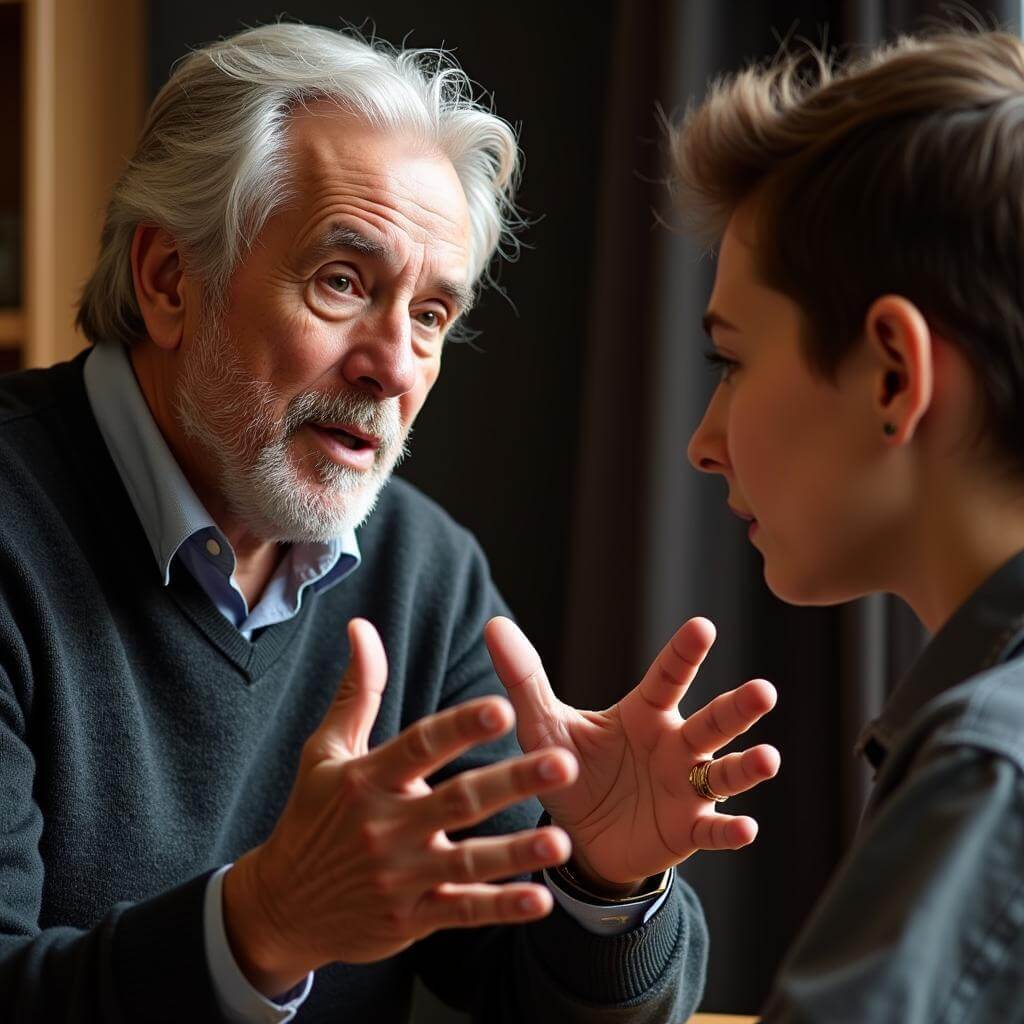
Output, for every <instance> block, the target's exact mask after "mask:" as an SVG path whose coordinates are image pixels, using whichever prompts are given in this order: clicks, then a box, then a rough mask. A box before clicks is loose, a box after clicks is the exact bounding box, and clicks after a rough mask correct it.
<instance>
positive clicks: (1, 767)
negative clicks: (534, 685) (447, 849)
mask: <svg viewBox="0 0 1024 1024" xmlns="http://www.w3.org/2000/svg"><path fill="white" fill-rule="evenodd" d="M83 362H84V354H83V355H80V356H79V357H77V358H76V359H75V360H74V361H72V362H70V363H63V364H59V365H57V366H55V367H51V368H49V369H47V370H33V371H25V372H22V373H18V374H11V375H8V376H6V377H0V510H2V511H0V786H2V788H0V1019H3V1020H6V1021H11V1022H20V1021H26V1022H28V1021H31V1022H33V1024H35V1022H38V1024H43V1022H46V1024H49V1022H52V1021H55V1020H62V1021H82V1022H84V1021H112V1022H117V1021H125V1022H128V1021H143V1020H145V1021H157V1022H161V1021H180V1020H203V1021H206V1020H209V1021H217V1020H220V1019H221V1018H220V1016H219V1011H218V1009H217V1004H216V1001H215V998H214V994H213V990H212V987H211V983H210V978H209V974H208V968H207V963H206V958H205V952H204V948H203V927H202V917H203V895H204V891H205V888H206V883H207V880H208V879H209V877H210V874H211V872H212V871H213V870H215V869H216V868H217V867H219V866H220V865H222V864H224V863H227V862H228V861H231V860H234V859H236V858H237V857H238V856H240V855H241V854H242V853H243V852H244V851H246V850H248V849H251V848H252V847H253V846H255V845H257V844H258V843H260V842H261V841H262V840H263V839H265V838H266V836H267V835H268V834H269V832H270V830H271V828H272V827H273V824H274V822H275V821H276V819H277V817H278V815H279V814H280V812H281V810H282V808H283V806H284V802H285V800H286V798H287V796H288V793H289V790H290V788H291V785H292V782H293V780H294V777H295V773H296V769H297V764H298V758H299V755H300V752H301V747H302V744H303V742H304V741H305V739H306V738H307V737H308V736H309V734H310V733H311V732H312V731H313V730H314V729H315V728H316V726H317V725H318V724H319V722H320V720H321V719H322V717H323V714H324V712H325V711H326V709H327V707H328V705H329V703H330V701H331V699H332V697H333V695H334V693H335V690H336V688H337V686H338V683H339V680H340V679H341V675H342V672H343V669H344V666H345V664H346V662H347V659H348V653H349V652H348V645H347V639H346V633H345V624H346V623H347V622H348V620H349V619H350V618H352V617H354V616H357V615H358V616H363V617H365V618H368V619H369V620H370V621H372V622H373V623H374V624H375V625H376V626H377V628H378V629H379V631H380V633H381V637H382V639H383V642H384V646H385V649H386V650H387V652H388V660H389V678H388V684H387V688H386V690H385V693H384V697H383V701H382V704H381V708H380V711H379V714H378V716H377V721H376V724H375V726H374V729H373V734H372V737H371V745H376V744H378V743H380V742H383V741H385V740H387V739H389V738H390V737H392V736H395V735H396V734H397V733H398V732H400V731H401V730H402V729H404V728H405V727H406V726H408V725H410V724H411V723H412V722H414V721H416V720H418V719H420V718H422V717H424V716H425V715H428V714H431V713H433V712H435V711H437V710H440V709H442V708H444V707H448V706H451V705H453V704H457V703H461V702H463V701H465V700H467V699H470V698H472V697H476V696H480V695H482V694H489V693H501V692H503V691H502V688H501V685H500V683H499V681H498V680H497V678H496V676H495V674H494V671H493V668H492V666H491V664H490V660H489V658H488V655H487V651H486V647H485V646H484V644H483V641H482V631H483V626H484V624H485V623H486V622H487V620H488V619H489V618H491V617H492V616H493V615H496V614H507V610H506V608H505V605H504V603H503V602H502V600H501V598H500V597H499V595H498V593H497V591H496V588H495V587H494V584H493V583H492V581H491V579H490V575H489V571H488V568H487V564H486V561H485V559H484V557H483V555H482V553H481V551H480V548H479V546H478V545H477V543H476V541H475V540H474V539H473V537H472V536H471V535H470V534H469V533H468V532H467V531H465V530H464V529H462V528H461V527H460V526H458V525H457V524H456V523H455V522H454V521H453V520H452V519H451V518H450V517H449V516H448V515H447V514H446V513H445V512H444V511H443V510H441V509H440V508H439V507H438V506H437V505H436V504H434V503H433V502H432V501H430V500H429V499H428V498H426V497H425V496H424V495H422V494H420V493H419V492H418V491H416V490H415V489H414V488H413V487H411V486H410V485H408V484H406V483H404V482H402V481H401V480H397V479H396V480H393V481H392V482H391V483H390V484H389V485H388V487H387V488H385V491H384V493H383V494H382V496H381V499H380V502H379V504H378V507H377V509H376V510H375V511H374V513H373V515H372V516H371V517H370V519H369V520H368V522H367V523H366V524H365V525H364V526H363V527H362V528H361V529H360V533H359V543H360V548H361V550H362V553H363V568H362V569H361V570H360V572H358V573H356V574H354V575H353V576H352V577H350V578H348V579H345V580H343V581H342V582H341V583H340V584H338V585H337V586H336V587H334V588H332V589H330V590H328V591H325V592H323V593H320V594H314V595H313V596H312V600H310V601H309V602H308V603H304V605H303V607H302V608H301V610H300V611H299V613H298V614H297V615H296V616H295V617H294V618H293V619H290V620H288V621H286V622H283V623H280V624H278V625H274V626H270V627H268V628H266V629H264V630H263V631H262V632H261V633H260V635H259V636H258V638H257V639H256V640H255V641H254V642H250V641H247V640H246V639H245V638H244V637H243V636H242V635H241V634H240V633H239V632H238V631H237V630H236V629H235V628H234V627H233V626H232V625H231V624H230V623H229V622H227V621H226V620H225V619H224V618H223V616H222V615H221V614H220V613H219V612H218V611H217V610H216V608H215V607H214V606H213V605H212V604H211V602H210V601H209V598H208V597H207V596H206V595H205V594H204V593H203V591H202V589H201V588H200V587H199V585H198V584H197V583H196V582H195V580H194V579H193V578H192V576H191V574H190V573H188V572H187V571H176V572H172V578H171V583H170V585H169V586H166V587H165V586H164V585H163V580H162V579H161V577H160V574H159V572H158V570H157V568H156V566H155V564H154V560H153V558H152V553H151V550H150V548H149V544H148V541H147V539H146V536H145V533H144V531H143V530H142V528H141V525H140V523H139V521H138V518H137V517H136V515H135V512H134V509H133V508H132V505H131V502H130V500H129V498H128V496H127V494H126V492H125V490H124V487H123V485H122V483H121V480H120V478H119V476H118V473H117V470H116V468H115V466H114V465H113V463H112V461H111V460H110V457H109V454H108V452H107V450H106V448H105V446H104V443H103V439H102V437H101V435H100V433H99V431H98V429H97V426H96V423H95V420H94V418H93V416H92V413H91V410H90V409H89V406H88V402H87V400H86V396H85V391H84V386H83V382H82V364H83ZM518 753H519V750H518V747H517V745H516V743H515V740H514V737H512V736H506V737H504V738H502V739H501V740H498V741H495V742H493V743H490V744H487V745H484V746H481V747H478V748H475V749H474V750H472V751H470V752H469V753H467V754H466V755H464V756H463V757H461V758H459V759H458V760H457V761H455V762H453V763H452V764H450V765H448V766H447V767H446V768H445V769H444V771H443V772H441V773H439V774H438V776H437V777H436V779H440V778H443V777H447V776H448V775H451V774H454V773H455V772H458V771H462V770H465V769H467V768H471V767H475V766H478V765H482V764H487V763H492V762H494V761H495V760H497V759H500V758H505V757H510V756H515V755H517V754H518ZM538 815H539V805H538V804H537V803H536V802H534V801H527V802H524V803H522V804H519V805H516V806H515V807H512V808H509V809H507V810H506V811H504V812H502V813H500V814H498V815H496V816H494V817H493V818H491V819H489V820H488V821H487V822H485V823H484V824H483V825H481V826H479V827H478V828H476V829H475V830H473V831H474V832H475V833H477V834H481V835H483V834H499V833H501V834H503V833H507V832H511V831H515V830H518V829H522V828H527V827H531V826H533V825H534V824H535V823H536V821H537V818H538ZM676 882H677V884H676V885H674V886H673V892H672V894H671V898H670V899H669V900H667V901H666V903H665V905H664V906H663V907H662V908H661V909H660V910H659V912H658V913H657V914H655V915H654V917H653V918H652V919H651V920H650V921H649V922H647V923H646V924H645V925H644V926H643V927H641V928H638V929H636V930H634V931H631V932H628V933H626V934H624V935H620V936H599V935H595V934H593V933H590V932H588V931H586V930H585V929H583V928H582V927H580V926H579V925H578V924H577V923H576V922H574V921H573V920H572V919H571V918H570V917H569V916H568V915H566V914H565V913H564V912H563V911H561V910H560V909H559V908H557V907H556V909H555V910H554V911H553V912H552V914H550V915H549V916H548V917H547V918H545V919H544V920H543V921H541V922H538V923H536V924H532V925H529V926H519V927H493V928H479V929H473V930H463V929H450V930H445V931H441V932H437V933H435V934H434V935H432V936H430V937H428V938H426V939H424V940H422V941H420V942H417V943H416V944H414V945H413V946H412V947H411V948H410V949H409V950H407V951H406V952H404V953H402V954H400V955H398V956H395V957H391V958H389V959H387V960H383V961H380V962H378V963H373V964H361V965H346V964H332V965H329V966H327V967H324V968H322V969H321V970H319V971H318V972H317V976H316V981H315V984H314V987H313V991H312V993H311V994H310V996H309V998H308V999H307V1001H306V1002H305V1003H304V1004H303V1005H302V1007H301V1008H300V1010H299V1014H298V1016H297V1018H296V1019H297V1020H299V1021H311V1022H315V1021H328V1020H330V1021H349V1020H351V1021H374V1022H382V1024H389V1022H395V1024H398V1022H400V1021H405V1020H407V1018H408V1013H409V1004H410V992H411V985H412V980H413V978H414V976H415V975H416V974H419V975H421V976H422V977H423V979H424V981H425V982H426V983H427V984H428V985H429V986H430V987H431V988H432V989H433V990H434V991H435V992H436V993H437V994H438V995H439V996H440V997H441V998H442V999H444V1000H445V1001H447V1002H448V1003H450V1004H451V1005H453V1006H456V1007H460V1008H463V1009H465V1010H468V1011H470V1012H472V1013H473V1015H474V1017H475V1019H478V1020H481V1021H484V1020H486V1021H489V1022H490V1021H495V1022H497V1021H508V1022H512V1021H526V1020H529V1021H535V1022H547V1021H550V1022H552V1024H553V1022H556V1021H558V1022H566V1021H577V1020H578V1021H593V1022H600V1021H609V1022H610V1021H616V1022H619V1021H635V1022H648V1021H661V1020H682V1019H686V1017H687V1016H688V1015H689V1013H690V1012H691V1011H692V1010H693V1008H694V1006H695V1005H696V1003H697V1001H698V999H699V996H700V992H701V987H702V983H703V975H704V963H705V958H706V944H707V936H706V930H705V926H704V922H703V917H702V915H701V912H700V908H699V905H698V904H697V901H696V899H695V897H694V896H693V893H692V891H691V890H689V888H688V887H687V886H686V885H685V884H684V883H682V880H681V879H677V880H676ZM197 1008H198V1009H197Z"/></svg>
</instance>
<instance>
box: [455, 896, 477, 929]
mask: <svg viewBox="0 0 1024 1024" xmlns="http://www.w3.org/2000/svg"><path fill="white" fill-rule="evenodd" d="M454 911H455V920H456V921H458V922H459V924H464V925H471V924H475V923H476V920H477V910H476V902H475V901H474V900H473V899H472V897H470V896H460V897H459V898H458V899H457V900H456V901H455V906H454Z"/></svg>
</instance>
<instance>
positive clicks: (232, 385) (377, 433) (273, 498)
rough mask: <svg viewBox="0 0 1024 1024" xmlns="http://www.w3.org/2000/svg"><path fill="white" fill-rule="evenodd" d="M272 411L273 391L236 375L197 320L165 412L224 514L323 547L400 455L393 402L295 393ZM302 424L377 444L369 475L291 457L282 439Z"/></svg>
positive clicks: (214, 329)
mask: <svg viewBox="0 0 1024 1024" xmlns="http://www.w3.org/2000/svg"><path fill="white" fill-rule="evenodd" d="M279 406H280V398H279V396H278V394H277V392H276V391H275V390H274V388H273V387H272V386H271V385H270V384H269V383H268V382H266V381H262V380H258V379H257V378H255V377H252V376H251V375H249V374H248V373H247V372H246V370H245V369H244V367H243V366H242V364H241V361H240V360H239V359H238V357H237V356H236V355H235V353H234V351H233V349H232V348H231V342H230V338H229V337H228V336H227V335H226V334H225V333H223V332H221V331H219V330H218V324H217V322H216V320H215V318H213V317H212V316H205V317H204V320H203V323H202V324H201V326H200V328H199V330H198V331H197V333H196V337H195V339H194V341H193V344H192V347H191V348H190V350H189V352H188V353H187V355H186V356H185V357H184V362H183V364H182V370H181V376H180V379H179V382H178V388H177V391H176V394H175V399H174V411H175V415H176V417H177V419H178V422H179V424H180V425H181V427H182V429H183V430H184V432H185V433H186V435H187V436H188V437H190V438H191V439H192V440H193V441H195V442H196V443H197V444H199V445H201V446H202V447H203V449H204V450H205V451H206V452H207V453H208V454H209V455H210V456H211V457H212V458H213V459H214V460H215V463H216V465H217V468H218V471H219V475H220V480H219V487H220V491H221V494H222V495H223V497H224V499H225V501H226V503H227V505H228V508H229V509H230V510H231V512H232V514H234V515H236V516H238V517H239V518H240V519H241V520H242V521H243V522H244V523H246V525H247V526H248V527H249V529H250V530H252V532H253V533H255V534H256V535H257V536H259V537H262V538H263V539H264V540H268V541H290V542H320V543H323V542H326V541H329V540H332V539H333V538H335V537H338V536H340V535H341V534H343V533H345V532H347V531H348V530H349V529H355V527H357V526H359V525H360V524H361V523H362V522H364V521H365V519H366V517H367V516H368V515H369V514H370V513H371V512H372V511H373V508H374V506H375V505H376V503H377V498H378V497H379V496H380V492H381V490H382V489H383V487H384V485H385V484H386V483H387V481H388V479H389V478H390V476H391V473H392V471H393V470H394V468H395V466H396V465H398V463H399V462H400V461H401V460H402V459H403V458H404V457H405V455H406V454H407V452H408V448H407V445H406V441H407V437H408V433H409V432H408V431H403V429H402V423H401V419H400V415H399V410H398V401H397V399H393V398H392V399H383V400H376V399H373V398H370V397H369V396H368V395H366V394H363V393H362V392H360V391H355V390H352V391H347V392H344V393H343V394H341V395H338V396H335V397H330V396H327V395H322V394H319V393H317V392H304V393H302V394H299V395H297V396H295V397H294V398H293V399H291V400H290V401H289V403H288V406H287V408H286V409H285V412H284V415H283V416H282V415H279V414H277V413H275V412H274V410H275V409H277V408H279ZM310 422H313V423H330V422H335V423H348V424H349V425H351V426H353V427H356V428H357V429H359V430H362V431H365V432H366V433H367V434H371V435H373V436H374V437H378V438H380V445H379V447H378V448H377V451H376V458H375V461H374V465H373V468H372V469H370V470H367V471H363V472H361V471H359V470H355V469H350V468H349V467H347V466H339V465H338V464H337V463H335V462H333V461H331V460H330V459H329V458H328V457H327V456H326V455H322V454H320V453H319V452H315V451H312V452H310V453H309V454H308V455H306V456H305V457H304V458H303V459H301V460H300V459H295V458H294V457H293V456H292V455H291V453H290V450H289V449H290V447H291V443H292V440H293V438H294V436H295V434H296V432H297V431H298V430H299V429H300V428H301V427H302V426H303V425H304V424H306V423H310Z"/></svg>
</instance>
